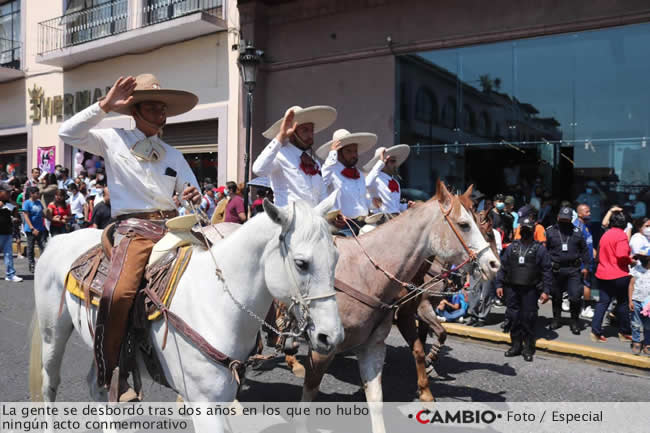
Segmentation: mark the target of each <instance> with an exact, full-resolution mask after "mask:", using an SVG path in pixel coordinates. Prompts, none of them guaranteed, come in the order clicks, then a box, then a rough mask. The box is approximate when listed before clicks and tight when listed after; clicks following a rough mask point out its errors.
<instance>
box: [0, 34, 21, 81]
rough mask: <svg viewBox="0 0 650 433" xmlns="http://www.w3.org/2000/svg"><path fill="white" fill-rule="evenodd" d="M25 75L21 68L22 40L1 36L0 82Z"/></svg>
mask: <svg viewBox="0 0 650 433" xmlns="http://www.w3.org/2000/svg"><path fill="white" fill-rule="evenodd" d="M24 76H25V73H24V72H23V71H22V70H21V69H20V42H18V41H12V40H11V39H3V38H0V83H2V82H5V81H11V80H15V79H17V78H22V77H24Z"/></svg>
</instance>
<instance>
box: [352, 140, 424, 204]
mask: <svg viewBox="0 0 650 433" xmlns="http://www.w3.org/2000/svg"><path fill="white" fill-rule="evenodd" d="M410 151H411V148H410V146H409V145H408V144H398V145H397V146H393V147H389V148H388V149H386V148H385V147H378V148H377V150H375V156H374V157H373V158H372V159H371V160H370V161H368V163H367V164H366V165H364V166H363V169H364V171H366V172H367V173H368V175H367V176H366V186H367V187H368V192H369V193H370V197H372V204H373V205H374V207H375V208H376V210H377V211H378V212H381V213H383V214H389V215H393V216H396V215H397V214H399V213H401V212H404V211H405V210H406V209H407V208H408V207H410V206H412V205H413V202H412V201H410V202H408V203H400V199H401V189H400V184H399V181H398V180H397V179H396V176H397V172H398V169H399V166H400V165H402V164H403V163H404V161H406V158H408V156H409V153H410Z"/></svg>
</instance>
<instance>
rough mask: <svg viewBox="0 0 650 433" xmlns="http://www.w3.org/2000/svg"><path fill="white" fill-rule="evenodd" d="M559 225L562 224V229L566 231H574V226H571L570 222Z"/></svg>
mask: <svg viewBox="0 0 650 433" xmlns="http://www.w3.org/2000/svg"><path fill="white" fill-rule="evenodd" d="M559 224H560V228H561V229H563V230H564V231H567V230H573V224H571V223H570V222H568V223H567V222H561V223H559Z"/></svg>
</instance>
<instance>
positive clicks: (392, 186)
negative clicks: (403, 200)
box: [388, 179, 399, 192]
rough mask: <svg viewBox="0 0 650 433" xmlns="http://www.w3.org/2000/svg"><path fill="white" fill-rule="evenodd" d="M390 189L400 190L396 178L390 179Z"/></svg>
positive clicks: (392, 190)
mask: <svg viewBox="0 0 650 433" xmlns="http://www.w3.org/2000/svg"><path fill="white" fill-rule="evenodd" d="M388 189H390V192H399V183H397V181H396V180H395V179H391V180H389V181H388Z"/></svg>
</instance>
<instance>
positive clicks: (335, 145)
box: [330, 140, 341, 151]
mask: <svg viewBox="0 0 650 433" xmlns="http://www.w3.org/2000/svg"><path fill="white" fill-rule="evenodd" d="M340 148H341V140H336V141H335V142H333V143H332V145H331V146H330V151H332V150H339V149H340Z"/></svg>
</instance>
